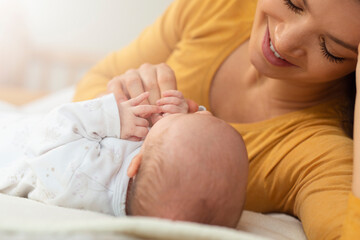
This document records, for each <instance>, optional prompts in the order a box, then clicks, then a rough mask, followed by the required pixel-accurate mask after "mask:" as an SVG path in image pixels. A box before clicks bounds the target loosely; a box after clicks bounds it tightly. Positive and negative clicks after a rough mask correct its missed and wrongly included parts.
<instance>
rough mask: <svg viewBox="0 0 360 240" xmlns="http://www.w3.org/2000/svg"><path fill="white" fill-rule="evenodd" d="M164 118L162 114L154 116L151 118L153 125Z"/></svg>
mask: <svg viewBox="0 0 360 240" xmlns="http://www.w3.org/2000/svg"><path fill="white" fill-rule="evenodd" d="M162 118H163V115H161V114H153V115H151V117H150V121H151V125H152V126H153V125H154V124H155V123H156V122H157V121H159V120H160V119H162Z"/></svg>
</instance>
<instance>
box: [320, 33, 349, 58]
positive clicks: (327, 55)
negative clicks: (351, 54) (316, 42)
mask: <svg viewBox="0 0 360 240" xmlns="http://www.w3.org/2000/svg"><path fill="white" fill-rule="evenodd" d="M320 48H321V52H322V55H323V56H324V57H325V58H326V59H327V60H329V61H330V62H332V63H342V62H344V60H345V58H342V57H336V56H334V55H332V54H331V53H330V52H329V51H328V50H327V48H326V44H325V40H324V39H322V40H321V42H320Z"/></svg>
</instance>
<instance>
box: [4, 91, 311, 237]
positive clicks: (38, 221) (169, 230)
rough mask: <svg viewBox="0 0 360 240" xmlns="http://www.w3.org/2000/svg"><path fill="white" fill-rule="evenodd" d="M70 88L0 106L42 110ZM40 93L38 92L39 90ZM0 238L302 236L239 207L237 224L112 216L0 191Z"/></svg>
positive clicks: (295, 223)
mask: <svg viewBox="0 0 360 240" xmlns="http://www.w3.org/2000/svg"><path fill="white" fill-rule="evenodd" d="M73 92H74V87H68V88H65V89H63V90H60V91H57V92H54V93H51V94H49V95H46V96H43V97H41V98H39V99H37V100H33V101H31V102H29V103H26V104H24V105H21V106H17V105H14V104H10V103H8V102H5V101H0V111H21V112H25V113H29V114H33V113H43V112H47V111H49V110H50V109H52V108H53V107H55V106H58V105H59V104H62V103H65V102H69V101H71V98H72V95H73ZM41 96H42V95H41ZM0 239H9V240H12V239H52V240H57V239H69V240H73V239H74V240H82V239H84V240H85V239H86V240H88V239H89V240H92V239H101V240H107V239H109V240H112V239H130V240H132V239H169V240H170V239H249V240H253V239H254V240H255V239H256V240H261V239H276V240H282V239H294V240H301V239H306V237H305V234H304V232H303V229H302V225H301V223H300V221H299V220H297V219H296V218H293V217H291V216H288V215H285V214H276V213H274V214H261V213H255V212H250V211H245V212H244V213H243V215H242V218H241V220H240V222H239V225H238V227H237V229H236V230H235V229H228V228H223V227H216V226H208V225H202V224H195V223H186V222H179V221H169V220H163V219H156V218H144V217H122V218H116V217H113V216H108V215H104V214H100V213H94V212H90V211H85V210H79V209H67V208H61V207H57V206H50V205H45V204H43V203H39V202H36V201H33V200H29V199H26V198H19V197H13V196H7V195H4V194H0Z"/></svg>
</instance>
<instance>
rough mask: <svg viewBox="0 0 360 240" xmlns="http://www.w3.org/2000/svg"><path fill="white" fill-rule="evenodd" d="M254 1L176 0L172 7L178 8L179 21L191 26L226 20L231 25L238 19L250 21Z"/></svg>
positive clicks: (253, 12) (218, 22) (254, 5)
mask: <svg viewBox="0 0 360 240" xmlns="http://www.w3.org/2000/svg"><path fill="white" fill-rule="evenodd" d="M256 3H257V1H256V0H191V1H189V0H176V1H175V2H174V3H173V5H172V7H173V8H175V9H177V10H178V11H177V12H178V17H179V18H180V19H179V23H180V24H183V25H186V26H188V27H191V26H193V25H203V24H204V23H205V22H206V23H209V22H214V23H217V24H222V23H223V21H227V22H229V23H230V25H231V22H238V21H239V19H248V20H250V21H252V19H253V17H254V14H255V9H256ZM207 25H208V24H207ZM186 26H184V27H186Z"/></svg>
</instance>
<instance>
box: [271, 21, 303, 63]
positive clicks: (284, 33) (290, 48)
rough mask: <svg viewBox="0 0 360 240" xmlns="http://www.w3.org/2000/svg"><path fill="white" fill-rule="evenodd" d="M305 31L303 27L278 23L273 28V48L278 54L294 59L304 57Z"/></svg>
mask: <svg viewBox="0 0 360 240" xmlns="http://www.w3.org/2000/svg"><path fill="white" fill-rule="evenodd" d="M307 31H308V30H307V29H306V26H304V25H299V24H294V23H291V24H285V23H279V24H277V25H276V26H275V31H274V38H275V39H274V40H275V41H274V42H273V44H275V48H276V49H277V50H278V51H279V52H280V54H281V53H282V54H286V55H287V56H291V57H294V58H298V57H301V56H303V55H305V48H304V46H305V45H304V44H305V40H306V39H307V38H306V37H305V36H306V35H307Z"/></svg>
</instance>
